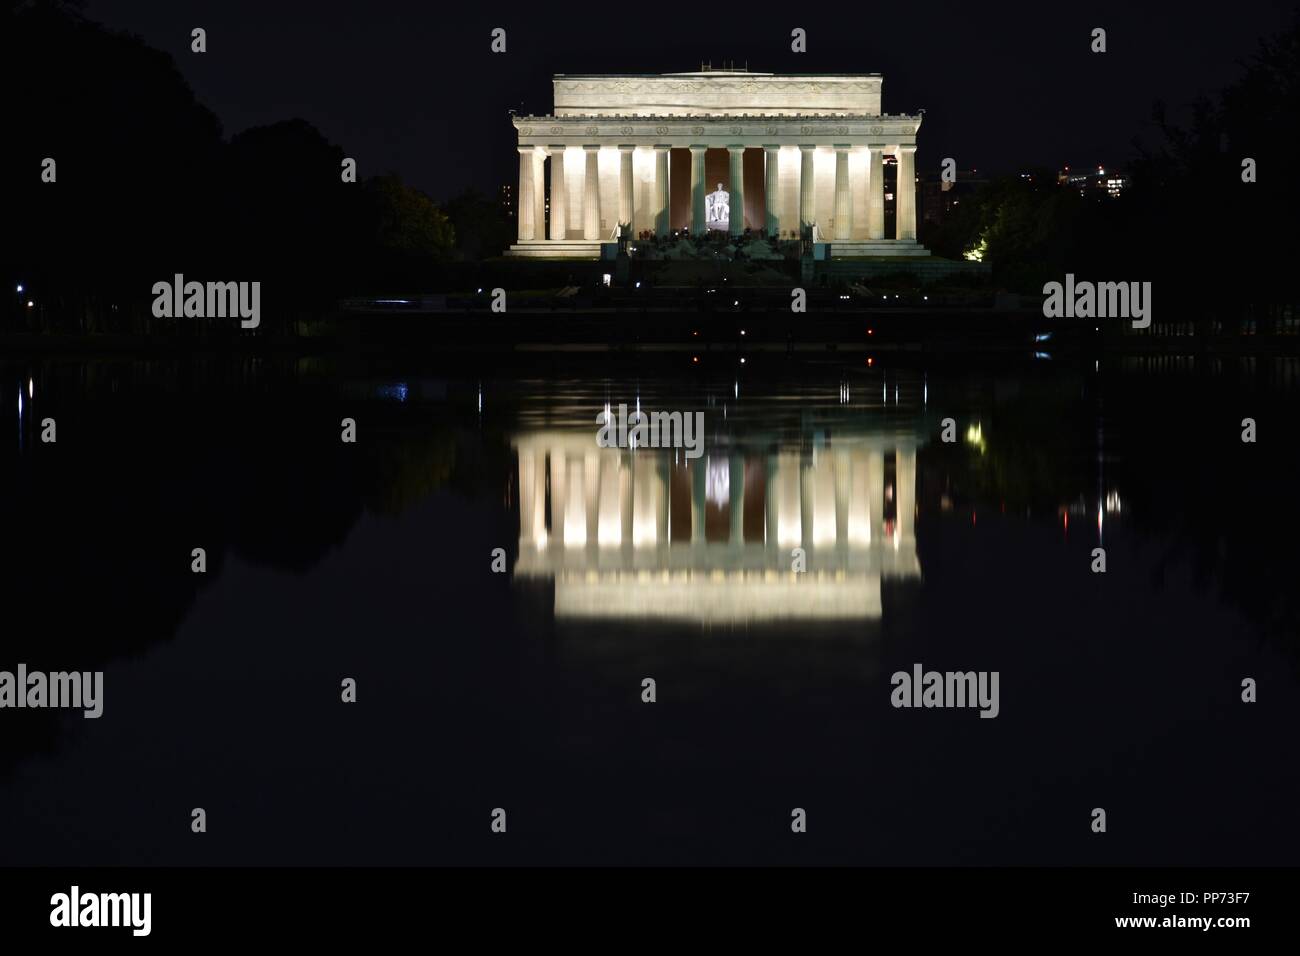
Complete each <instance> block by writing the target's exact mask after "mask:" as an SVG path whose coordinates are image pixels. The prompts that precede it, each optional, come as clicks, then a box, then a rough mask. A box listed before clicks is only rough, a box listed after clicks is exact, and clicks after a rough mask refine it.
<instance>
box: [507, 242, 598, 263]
mask: <svg viewBox="0 0 1300 956" xmlns="http://www.w3.org/2000/svg"><path fill="white" fill-rule="evenodd" d="M600 246H601V243H600V241H599V240H597V239H558V240H551V239H531V240H525V241H523V242H516V243H515V244H514V245H512V246H511V247H510V248H509V249H507V250H506V252H505V254H506V255H507V256H508V257H510V258H513V259H599V258H600Z"/></svg>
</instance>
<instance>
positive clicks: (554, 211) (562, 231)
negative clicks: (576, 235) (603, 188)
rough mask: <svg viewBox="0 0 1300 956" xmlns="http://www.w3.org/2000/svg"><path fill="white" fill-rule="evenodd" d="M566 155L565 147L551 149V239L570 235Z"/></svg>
mask: <svg viewBox="0 0 1300 956" xmlns="http://www.w3.org/2000/svg"><path fill="white" fill-rule="evenodd" d="M564 153H565V149H564V147H563V146H552V147H551V238H552V239H563V238H564V237H565V236H566V235H568V230H567V229H566V228H565V226H566V224H567V223H568V220H569V204H568V202H567V201H566V199H567V197H566V195H565V189H564Z"/></svg>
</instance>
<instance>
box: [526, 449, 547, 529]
mask: <svg viewBox="0 0 1300 956" xmlns="http://www.w3.org/2000/svg"><path fill="white" fill-rule="evenodd" d="M519 541H520V544H521V545H522V544H530V545H536V546H538V547H543V546H545V543H546V467H545V454H544V453H543V454H541V455H539V454H538V453H537V452H536V451H535V450H533V449H531V448H527V449H525V448H521V449H519Z"/></svg>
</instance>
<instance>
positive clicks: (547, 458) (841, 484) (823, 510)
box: [518, 447, 916, 548]
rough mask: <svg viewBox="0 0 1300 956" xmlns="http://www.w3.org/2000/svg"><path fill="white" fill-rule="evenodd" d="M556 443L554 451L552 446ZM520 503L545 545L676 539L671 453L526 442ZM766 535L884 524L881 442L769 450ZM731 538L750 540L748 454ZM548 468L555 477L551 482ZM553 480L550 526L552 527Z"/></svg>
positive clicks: (834, 539)
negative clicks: (806, 451) (826, 449)
mask: <svg viewBox="0 0 1300 956" xmlns="http://www.w3.org/2000/svg"><path fill="white" fill-rule="evenodd" d="M548 451H549V454H548ZM518 455H519V507H520V539H521V543H522V544H528V545H532V546H533V547H537V548H544V547H546V546H547V545H548V544H550V543H555V544H557V545H561V546H564V547H586V546H587V545H589V544H597V545H599V546H601V547H619V546H621V545H623V544H626V543H628V542H631V543H632V545H633V546H634V547H655V546H656V545H665V544H668V543H669V510H670V504H671V503H670V501H669V498H670V496H671V492H670V482H671V477H670V466H669V458H668V456H666V455H663V456H650V455H640V456H637V457H635V458H634V460H632V461H631V462H626V461H624V460H621V459H620V457H619V456H617V455H602V454H600V453H598V452H597V451H595V450H594V449H593V450H589V451H587V452H573V451H568V450H566V449H563V448H552V449H549V450H548V449H546V448H544V447H538V448H520V449H519V450H518ZM895 459H896V469H895V481H894V493H895V501H896V508H895V514H896V517H895V524H894V527H893V529H892V530H893V534H894V536H895V541H911V540H912V538H913V536H914V535H915V533H916V532H915V510H916V449H915V448H912V447H903V448H898V449H896V454H895ZM764 465H765V469H766V482H765V484H766V495H765V500H764V503H763V504H764V509H765V522H764V524H765V534H764V536H765V538H766V542H767V544H769V545H775V546H777V547H781V548H788V547H796V546H803V547H813V548H821V547H828V546H829V547H834V546H836V545H837V544H843V545H848V546H851V547H865V546H868V545H870V544H871V543H872V542H873V541H875V540H879V539H880V538H881V537H882V536H883V534H884V532H885V524H884V507H885V456H884V453H883V451H880V450H875V449H873V450H869V451H865V452H857V451H854V452H849V451H847V450H843V451H835V452H832V453H830V454H823V455H822V456H820V458H819V459H818V460H817V461H816V462H809V461H807V460H806V459H804V458H802V456H800V455H799V454H798V453H797V452H794V453H790V452H781V453H778V454H775V455H769V456H765V458H764ZM708 467H709V464H708V459H699V460H697V461H696V462H693V463H692V464H691V466H690V480H691V500H690V515H691V518H690V538H689V540H690V541H691V543H693V544H704V543H705V540H706V538H705V509H706V507H707V498H706V473H707V472H706V470H707V468H708ZM725 467H726V468H727V471H728V498H729V505H730V509H729V517H730V527H729V529H728V531H729V535H728V539H729V541H730V543H731V544H734V545H739V544H743V543H744V507H745V456H743V455H740V454H734V453H733V454H731V455H728V456H727V458H726V462H725ZM548 477H549V482H548ZM548 485H549V488H550V503H551V528H550V532H549V534H548V532H547V529H546V515H545V510H546V497H547V496H546V492H547V488H548Z"/></svg>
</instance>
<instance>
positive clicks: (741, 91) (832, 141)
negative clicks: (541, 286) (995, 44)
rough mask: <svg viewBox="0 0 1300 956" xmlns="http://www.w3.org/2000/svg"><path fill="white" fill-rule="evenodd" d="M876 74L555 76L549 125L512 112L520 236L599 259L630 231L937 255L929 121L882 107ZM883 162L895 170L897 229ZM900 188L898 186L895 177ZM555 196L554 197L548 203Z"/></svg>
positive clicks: (526, 251)
mask: <svg viewBox="0 0 1300 956" xmlns="http://www.w3.org/2000/svg"><path fill="white" fill-rule="evenodd" d="M881 82H882V79H881V76H880V74H878V73H855V74H844V75H822V74H807V73H803V74H772V73H751V72H748V71H736V70H704V71H701V72H698V73H669V74H663V75H658V74H639V75H608V76H594V75H572V76H570V75H559V76H556V77H554V80H553V83H554V97H555V106H554V111H553V113H552V115H548V116H515V117H514V125H515V130H516V132H517V134H518V149H519V192H518V211H519V212H518V224H519V234H518V242H517V243H516V244H515V245H513V246H512V247H511V248H510V250H509V251H508V252H507V255H514V256H530V257H543V258H550V257H564V258H597V257H599V255H600V244H601V243H604V242H613V241H615V240H616V238H617V236H616V230H617V227H618V224H619V223H630V224H631V236H632V237H636V236H639V235H642V234H643V233H645V232H647V231H653V232H654V233H655V234H657V235H665V234H667V233H669V232H670V231H673V230H681V229H689V230H690V231H691V232H692V233H696V234H699V233H704V232H706V231H707V230H708V229H709V228H710V227H712V228H725V229H726V230H727V231H728V232H729V233H730V234H732V235H739V234H741V233H743V232H744V230H745V229H750V230H753V231H755V232H759V231H761V230H766V231H767V234H768V235H769V236H772V235H780V236H781V237H783V238H784V237H790V236H797V235H798V233H799V230H800V227H801V226H805V225H810V226H813V227H814V229H815V238H816V241H818V242H825V243H829V244H830V254H831V255H832V256H840V257H843V256H880V255H906V256H915V255H927V254H928V253H927V251H926V250H925V249H924V247H922V246H920V245H918V244H917V242H916V166H915V154H916V134H917V130H918V129H919V128H920V125H921V117H920V116H919V115H916V116H913V115H906V114H886V113H882V112H881V101H880V87H881ZM886 157H891V158H892V161H893V162H894V163H896V169H897V182H898V183H900V184H905V187H906V188H902V187H901V186H900V187H899V188H898V189H897V190H893V189H891V190H890V192H891V193H893V192H896V196H892V197H891V198H892V200H893V201H892V208H893V209H894V227H893V229H892V230H891V232H892V234H891V235H888V236H887V235H886V234H885V222H886V217H885V209H886V181H885V166H886ZM891 179H892V177H891ZM548 196H549V202H548Z"/></svg>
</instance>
